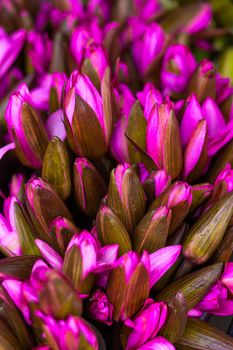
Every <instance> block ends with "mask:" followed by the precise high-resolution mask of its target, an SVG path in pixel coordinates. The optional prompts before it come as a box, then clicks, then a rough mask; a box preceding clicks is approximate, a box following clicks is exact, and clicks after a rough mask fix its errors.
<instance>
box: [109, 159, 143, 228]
mask: <svg viewBox="0 0 233 350" xmlns="http://www.w3.org/2000/svg"><path fill="white" fill-rule="evenodd" d="M145 204H146V199H145V194H144V191H143V187H142V185H141V183H140V181H139V178H138V177H137V175H136V173H135V172H134V171H133V169H132V168H131V167H130V165H129V164H126V163H125V164H122V165H118V166H117V168H116V169H114V170H113V171H112V173H111V177H110V183H109V188H108V206H109V208H110V209H112V211H113V212H114V213H115V214H116V215H117V216H118V218H119V219H120V220H121V222H122V223H123V225H124V226H125V228H126V230H127V231H128V232H129V233H131V232H132V230H133V228H134V227H135V226H136V225H137V223H138V222H139V220H140V219H141V218H142V217H143V215H144V213H145Z"/></svg>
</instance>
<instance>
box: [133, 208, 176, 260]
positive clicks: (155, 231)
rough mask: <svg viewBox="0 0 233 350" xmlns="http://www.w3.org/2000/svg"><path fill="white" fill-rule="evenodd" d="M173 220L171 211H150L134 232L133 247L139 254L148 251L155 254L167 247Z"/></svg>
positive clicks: (164, 209)
mask: <svg viewBox="0 0 233 350" xmlns="http://www.w3.org/2000/svg"><path fill="white" fill-rule="evenodd" d="M170 220H171V210H170V209H168V208H166V207H160V208H159V209H157V210H154V211H150V212H149V213H148V214H146V215H145V216H144V218H143V219H142V220H141V221H140V222H139V224H138V225H137V227H136V228H135V230H134V232H133V235H132V237H133V247H134V250H135V251H137V252H138V253H142V252H143V251H144V250H147V251H148V252H149V253H153V252H155V251H156V250H158V249H159V248H162V247H164V246H165V243H166V239H167V235H168V229H169V225H170Z"/></svg>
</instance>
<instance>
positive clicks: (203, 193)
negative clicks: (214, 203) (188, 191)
mask: <svg viewBox="0 0 233 350" xmlns="http://www.w3.org/2000/svg"><path fill="white" fill-rule="evenodd" d="M212 189H213V186H212V185H211V184H210V183H208V182H207V183H203V184H197V185H194V186H192V198H193V199H192V204H191V208H190V212H192V211H193V210H194V209H196V208H197V207H199V205H201V204H202V203H203V202H205V201H206V199H207V198H208V197H209V196H210V195H211V191H212Z"/></svg>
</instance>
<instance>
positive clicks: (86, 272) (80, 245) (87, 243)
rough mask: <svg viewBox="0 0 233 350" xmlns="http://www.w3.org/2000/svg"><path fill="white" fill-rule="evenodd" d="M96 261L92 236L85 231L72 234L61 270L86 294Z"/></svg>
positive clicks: (90, 283) (95, 249)
mask: <svg viewBox="0 0 233 350" xmlns="http://www.w3.org/2000/svg"><path fill="white" fill-rule="evenodd" d="M87 255H88V259H87ZM96 261H97V243H96V240H95V239H94V237H93V236H92V235H91V234H90V233H88V232H87V231H83V232H82V233H81V234H80V235H74V236H73V238H72V240H71V241H70V243H69V246H68V248H67V250H66V253H65V257H64V264H63V272H64V274H65V275H66V276H68V277H69V278H70V279H71V281H72V283H73V285H74V287H75V288H76V289H78V290H79V291H80V292H81V293H83V294H88V293H89V292H90V290H91V288H92V286H93V282H94V276H93V274H92V271H93V269H94V268H95V267H96Z"/></svg>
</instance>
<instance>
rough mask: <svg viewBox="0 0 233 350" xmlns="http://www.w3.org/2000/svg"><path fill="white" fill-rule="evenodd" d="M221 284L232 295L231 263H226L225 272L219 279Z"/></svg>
mask: <svg viewBox="0 0 233 350" xmlns="http://www.w3.org/2000/svg"><path fill="white" fill-rule="evenodd" d="M221 282H222V284H223V285H224V286H225V287H227V288H228V289H229V290H230V292H231V293H232V294H233V263H232V262H228V263H226V267H225V270H224V272H223V274H222V277H221Z"/></svg>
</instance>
